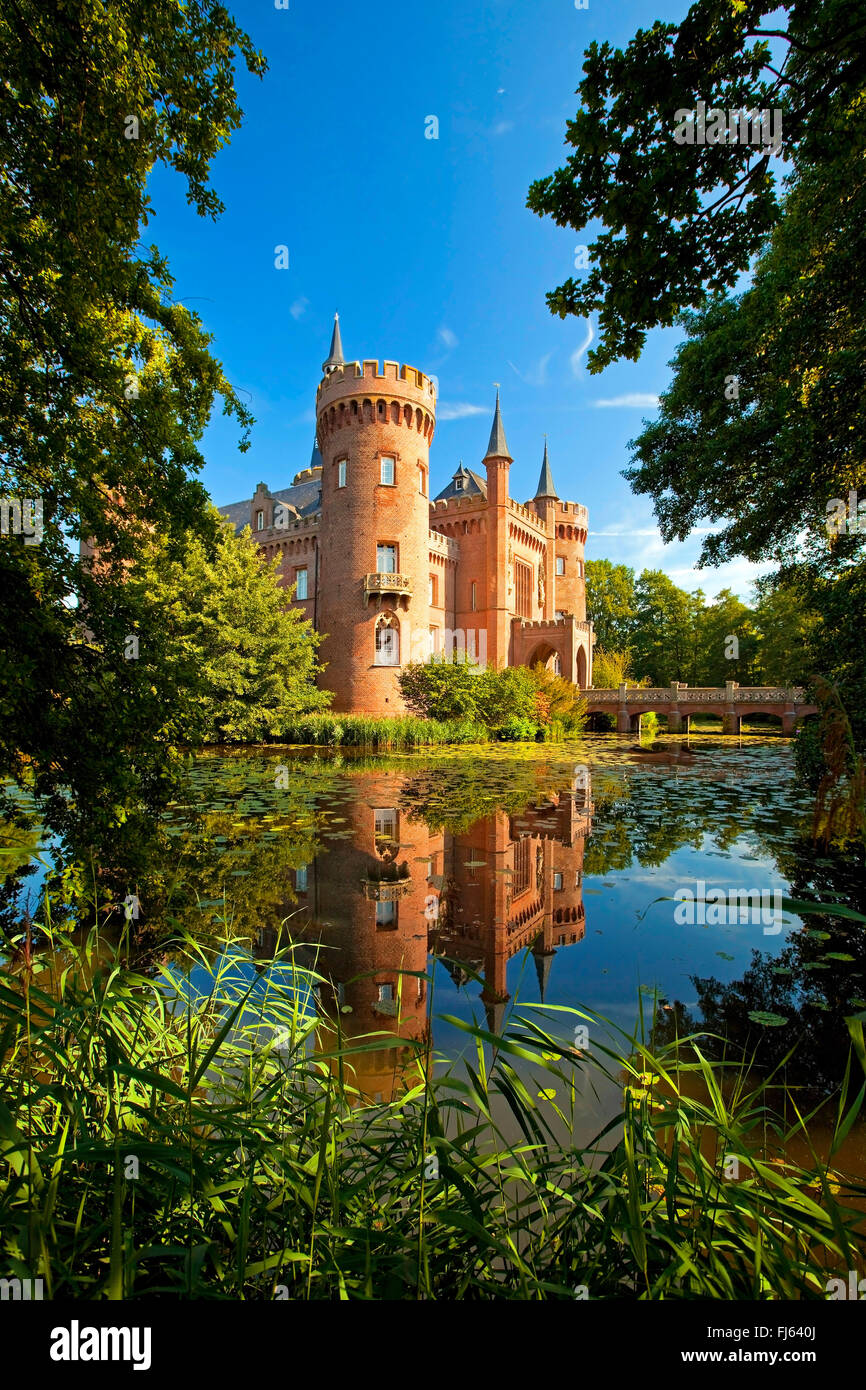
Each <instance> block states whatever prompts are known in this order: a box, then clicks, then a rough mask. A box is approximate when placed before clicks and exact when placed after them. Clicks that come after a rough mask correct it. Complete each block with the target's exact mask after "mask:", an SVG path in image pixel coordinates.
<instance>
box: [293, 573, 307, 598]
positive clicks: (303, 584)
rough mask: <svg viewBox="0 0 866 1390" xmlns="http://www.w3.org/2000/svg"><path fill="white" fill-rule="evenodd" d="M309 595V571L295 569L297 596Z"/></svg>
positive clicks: (304, 596)
mask: <svg viewBox="0 0 866 1390" xmlns="http://www.w3.org/2000/svg"><path fill="white" fill-rule="evenodd" d="M306 597H307V571H306V570H295V598H301V599H303V598H306Z"/></svg>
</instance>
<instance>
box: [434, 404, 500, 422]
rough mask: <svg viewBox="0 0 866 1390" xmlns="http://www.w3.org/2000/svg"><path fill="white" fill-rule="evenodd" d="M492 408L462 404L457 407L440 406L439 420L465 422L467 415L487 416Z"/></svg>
mask: <svg viewBox="0 0 866 1390" xmlns="http://www.w3.org/2000/svg"><path fill="white" fill-rule="evenodd" d="M489 412H490V407H489V406H486V405H466V404H464V403H462V402H459V403H457V404H456V405H438V406H437V407H436V419H437V420H463V419H465V418H466V416H467V415H487V414H489Z"/></svg>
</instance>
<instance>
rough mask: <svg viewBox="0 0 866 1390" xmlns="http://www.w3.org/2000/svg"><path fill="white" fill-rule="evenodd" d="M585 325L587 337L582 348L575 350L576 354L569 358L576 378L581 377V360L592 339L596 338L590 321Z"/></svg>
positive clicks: (586, 321)
mask: <svg viewBox="0 0 866 1390" xmlns="http://www.w3.org/2000/svg"><path fill="white" fill-rule="evenodd" d="M585 323H586V337H585V339H584V341H583V342H582V343H581V345H580V347H579V348H575V350H574V352H573V353H572V354H571V357H570V358H569V362H570V363H571V370H572V372H573V373H574V375H575V376H580V359H581V357H582V356H583V354H584V353H585V352H586V351H587V349H588V348H589V347H590V346H591V344H592V339H593V336H594V335H593V331H592V324H591V323H590V321H589V319H586V320H585Z"/></svg>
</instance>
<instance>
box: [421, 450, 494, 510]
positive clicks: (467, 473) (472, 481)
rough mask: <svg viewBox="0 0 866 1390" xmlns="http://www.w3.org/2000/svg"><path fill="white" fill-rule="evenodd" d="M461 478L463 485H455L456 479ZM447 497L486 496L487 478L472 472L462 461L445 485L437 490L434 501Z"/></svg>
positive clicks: (443, 499)
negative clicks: (440, 489)
mask: <svg viewBox="0 0 866 1390" xmlns="http://www.w3.org/2000/svg"><path fill="white" fill-rule="evenodd" d="M461 477H462V479H463V486H462V487H458V486H457V479H458V478H461ZM449 497H484V498H486V497H487V479H486V478H482V477H481V476H480V475H479V474H478V473H474V472H473V471H472V469H471V468H466V467H465V466H464V464H463V461H462V460H461V462H460V467H459V468H458V469H457V472H456V473H455V474H454V477H453V478H452V479H451V482H450V483H449V484H448V486H447V487H443V489H442V491H441V492H437V494H436V496H435V497H434V499H433V500H434V502H440V501H441V502H445V501H447V500H448V498H449Z"/></svg>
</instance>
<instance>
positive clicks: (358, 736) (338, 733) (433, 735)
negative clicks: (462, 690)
mask: <svg viewBox="0 0 866 1390" xmlns="http://www.w3.org/2000/svg"><path fill="white" fill-rule="evenodd" d="M489 737H490V735H489V731H488V730H487V729H486V728H485V727H484V725H483V724H476V723H474V722H473V721H472V720H471V719H447V720H443V719H419V718H416V717H414V716H411V715H406V716H395V717H394V718H391V719H376V718H373V717H368V716H366V715H363V714H309V715H301V716H299V717H298V718H297V719H296V720H293V721H292V722H291V723H290V724H288V725H287V726H286V728H285V729H284V730H283V734H282V738H283V740H284V741H285V742H286V743H298V744H316V745H318V746H326V747H331V748H336V747H365V748H380V749H385V750H388V749H399V748H428V747H433V746H436V745H439V744H448V743H486V742H488V740H489Z"/></svg>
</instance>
